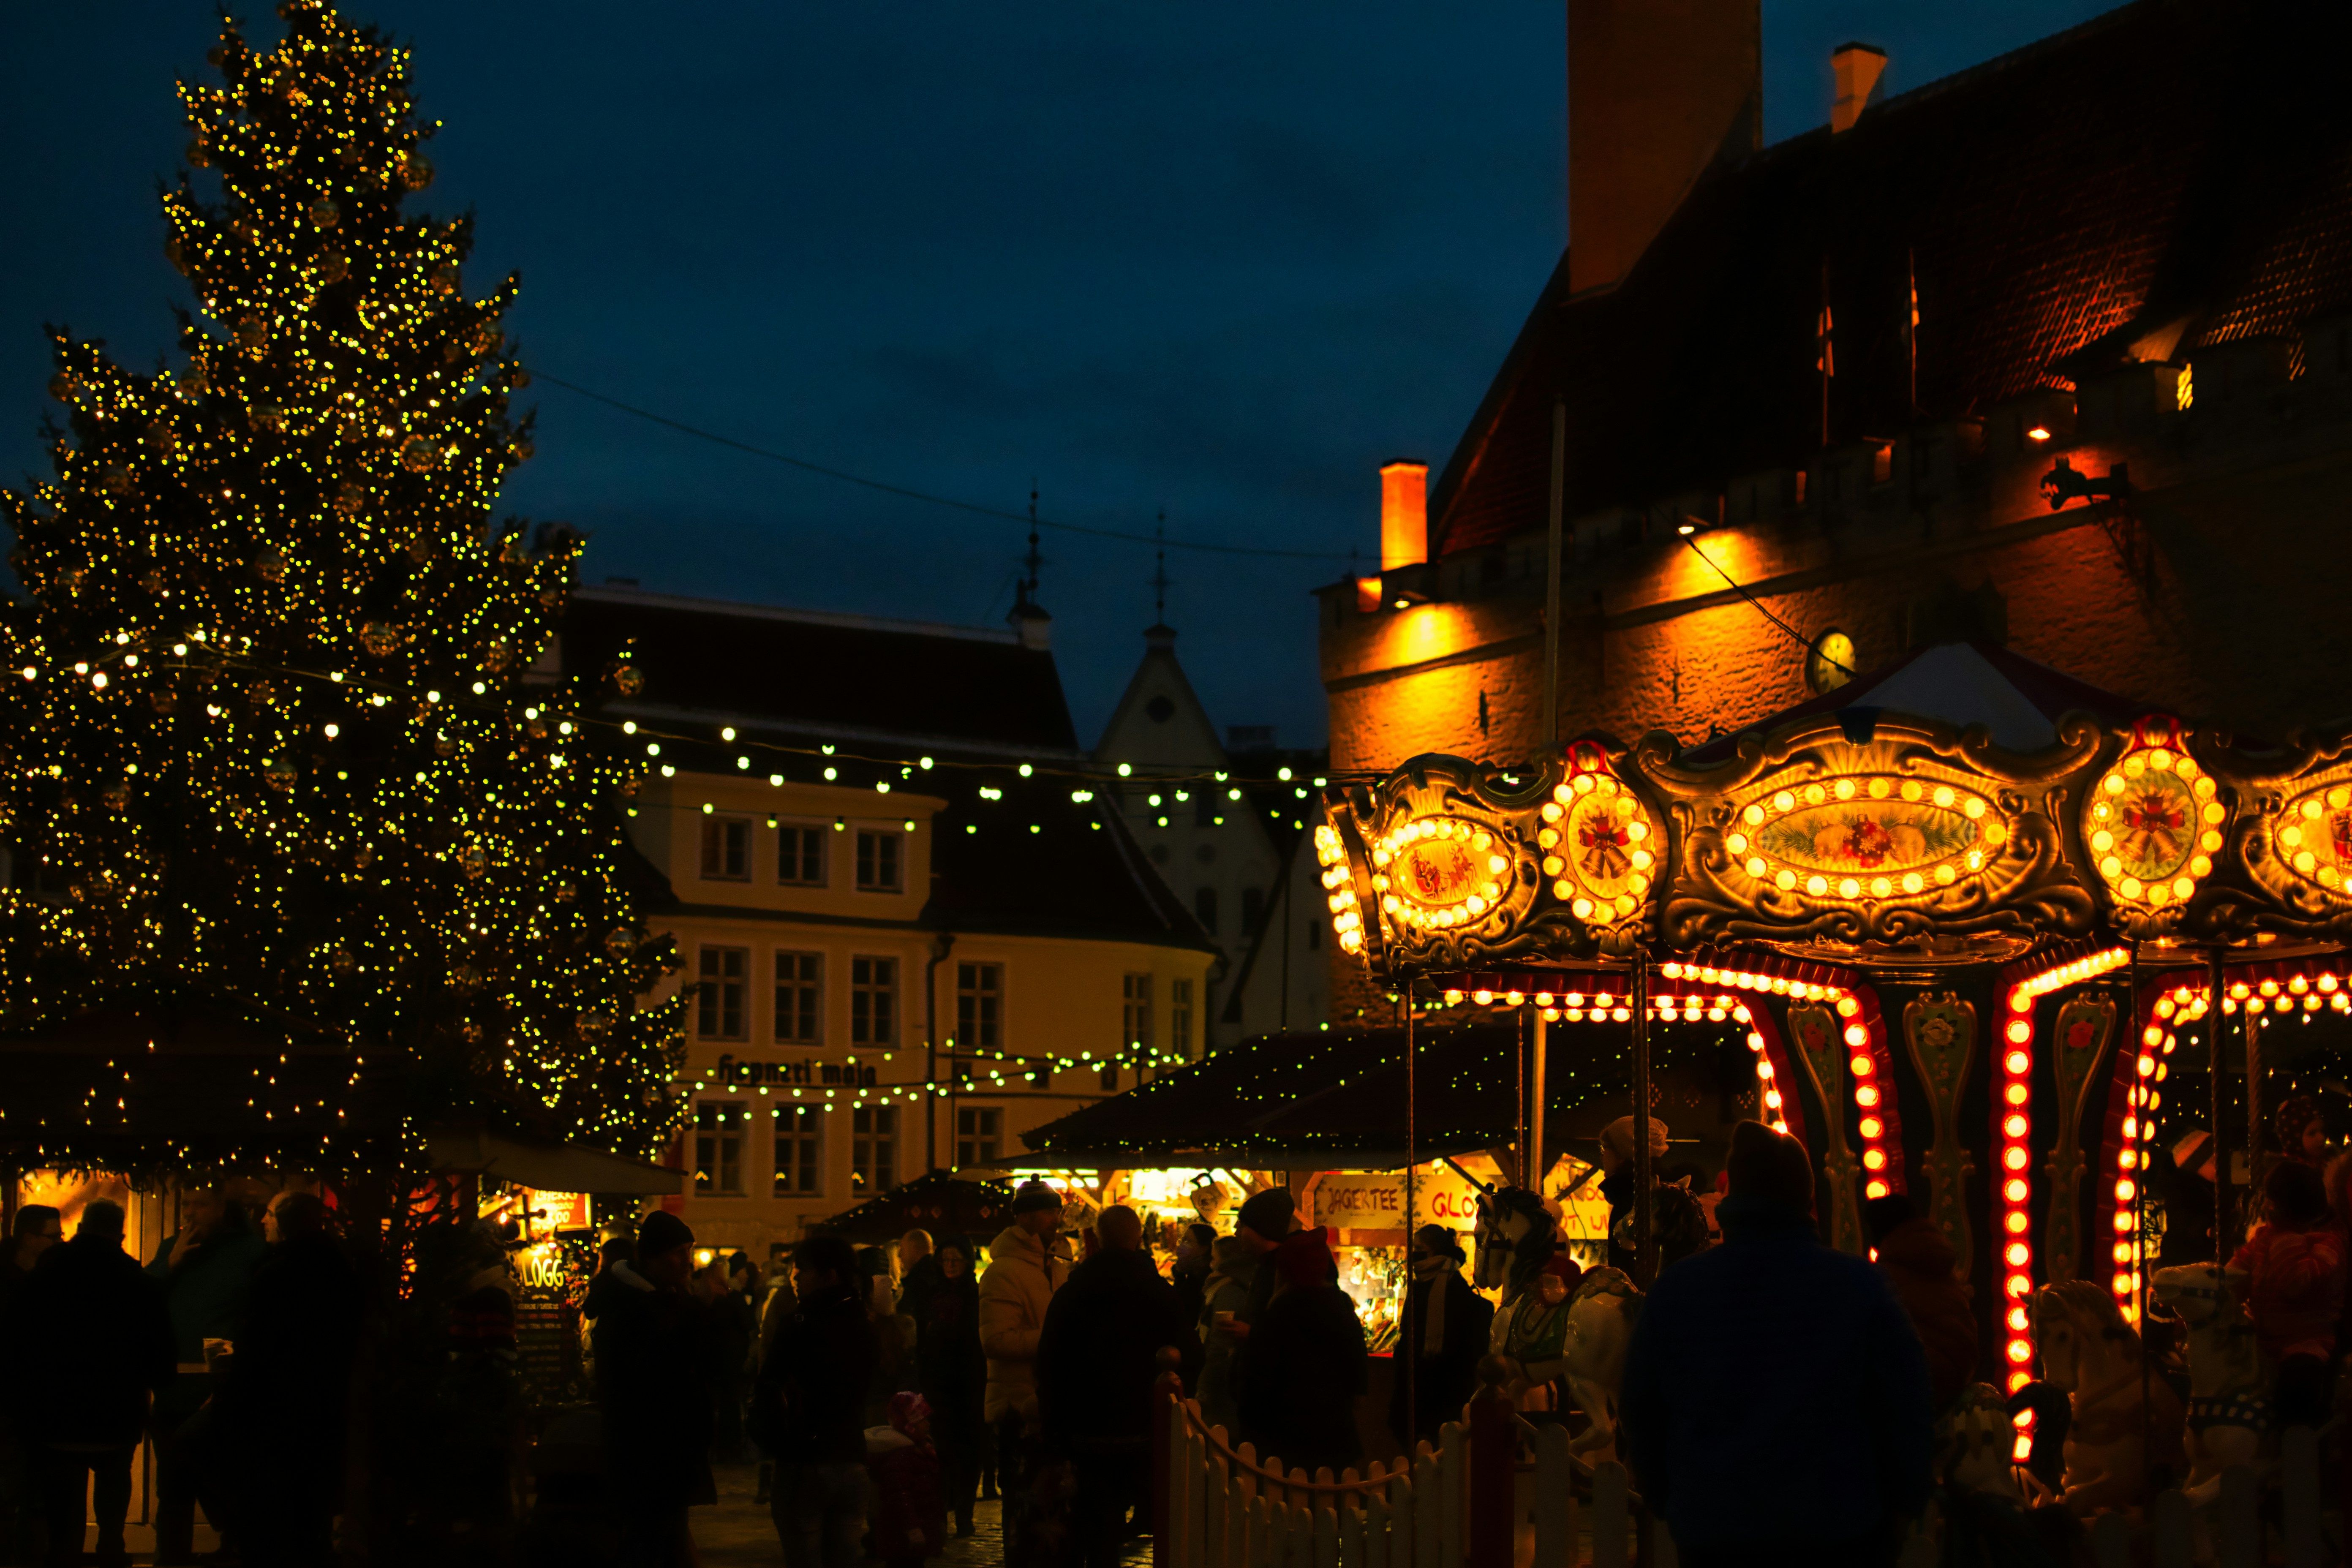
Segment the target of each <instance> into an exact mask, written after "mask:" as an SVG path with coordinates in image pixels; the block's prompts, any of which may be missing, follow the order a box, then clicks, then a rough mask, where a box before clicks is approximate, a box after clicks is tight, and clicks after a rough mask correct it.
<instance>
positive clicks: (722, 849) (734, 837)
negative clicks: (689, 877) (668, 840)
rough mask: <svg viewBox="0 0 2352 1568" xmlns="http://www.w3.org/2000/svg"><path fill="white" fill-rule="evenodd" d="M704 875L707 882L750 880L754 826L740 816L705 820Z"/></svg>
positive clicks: (714, 817)
mask: <svg viewBox="0 0 2352 1568" xmlns="http://www.w3.org/2000/svg"><path fill="white" fill-rule="evenodd" d="M702 876H703V879H704V880H706V881H718V882H748V881H750V880H751V824H750V823H749V822H746V821H745V820H743V818H741V817H740V816H706V817H704V818H703V819H702Z"/></svg>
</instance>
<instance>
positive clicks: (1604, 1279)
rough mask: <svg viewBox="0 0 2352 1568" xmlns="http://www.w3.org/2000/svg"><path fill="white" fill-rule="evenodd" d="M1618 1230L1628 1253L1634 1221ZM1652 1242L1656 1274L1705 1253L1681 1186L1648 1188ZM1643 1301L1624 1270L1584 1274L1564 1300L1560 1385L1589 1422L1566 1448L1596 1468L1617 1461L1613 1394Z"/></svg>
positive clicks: (1702, 1218)
mask: <svg viewBox="0 0 2352 1568" xmlns="http://www.w3.org/2000/svg"><path fill="white" fill-rule="evenodd" d="M1617 1228H1618V1231H1619V1234H1618V1236H1617V1237H1616V1238H1615V1239H1616V1242H1617V1245H1618V1246H1620V1247H1626V1248H1629V1249H1630V1248H1631V1247H1633V1216H1632V1215H1622V1216H1621V1217H1620V1218H1619V1220H1618V1222H1617ZM1650 1237H1651V1241H1652V1243H1653V1245H1654V1246H1655V1247H1656V1248H1657V1252H1658V1268H1659V1270H1660V1271H1661V1272H1663V1271H1664V1270H1665V1269H1666V1268H1669V1267H1671V1266H1672V1265H1674V1264H1676V1263H1679V1262H1681V1261H1682V1260H1683V1259H1684V1258H1688V1257H1690V1256H1691V1255H1692V1254H1694V1253H1697V1252H1704V1251H1705V1250H1706V1245H1707V1239H1706V1211H1705V1210H1704V1209H1702V1208H1700V1207H1699V1205H1698V1200H1697V1199H1696V1198H1694V1197H1693V1196H1691V1194H1690V1187H1689V1184H1687V1183H1686V1182H1685V1183H1676V1184H1674V1185H1672V1186H1663V1187H1653V1188H1652V1189H1651V1190H1650ZM1642 1302H1643V1295H1642V1292H1641V1290H1640V1289H1639V1288H1638V1287H1636V1286H1635V1285H1634V1283H1633V1280H1632V1279H1629V1278H1628V1277H1627V1276H1626V1275H1625V1273H1624V1272H1623V1270H1622V1269H1617V1268H1592V1269H1589V1270H1587V1271H1586V1272H1585V1274H1584V1276H1583V1278H1582V1279H1579V1280H1578V1281H1577V1285H1576V1289H1575V1291H1574V1293H1573V1294H1572V1295H1570V1298H1569V1300H1568V1302H1567V1307H1568V1331H1567V1334H1566V1336H1565V1338H1564V1341H1563V1343H1562V1346H1561V1359H1562V1361H1563V1363H1565V1364H1564V1365H1563V1367H1562V1369H1561V1371H1560V1374H1559V1377H1560V1382H1561V1383H1562V1384H1564V1385H1565V1387H1566V1389H1567V1393H1568V1397H1569V1400H1570V1403H1571V1404H1573V1405H1575V1406H1576V1408H1577V1409H1579V1410H1581V1411H1583V1412H1584V1415H1585V1419H1586V1420H1588V1421H1589V1422H1591V1426H1588V1427H1586V1428H1585V1430H1584V1431H1583V1432H1582V1433H1581V1434H1580V1435H1579V1436H1577V1437H1576V1438H1575V1439H1574V1441H1573V1442H1571V1443H1570V1451H1571V1452H1574V1453H1576V1454H1578V1455H1580V1456H1582V1457H1584V1458H1588V1459H1590V1460H1591V1462H1592V1463H1594V1464H1599V1463H1600V1462H1601V1461H1602V1460H1604V1459H1614V1458H1618V1457H1619V1456H1618V1453H1617V1395H1618V1392H1619V1391H1620V1390H1621V1389H1622V1388H1623V1387H1624V1384H1625V1351H1626V1348H1627V1346H1629V1345H1630V1344H1631V1343H1632V1342H1633V1326H1634V1325H1635V1324H1636V1323H1638V1322H1639V1321H1641V1317H1642Z"/></svg>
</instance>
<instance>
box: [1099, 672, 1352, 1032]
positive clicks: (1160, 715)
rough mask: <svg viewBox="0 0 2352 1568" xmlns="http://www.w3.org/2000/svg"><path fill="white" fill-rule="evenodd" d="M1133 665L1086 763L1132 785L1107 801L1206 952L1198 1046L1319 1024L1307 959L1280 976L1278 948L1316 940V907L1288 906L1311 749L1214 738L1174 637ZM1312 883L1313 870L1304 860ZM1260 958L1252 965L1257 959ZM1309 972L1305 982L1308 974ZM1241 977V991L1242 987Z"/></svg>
mask: <svg viewBox="0 0 2352 1568" xmlns="http://www.w3.org/2000/svg"><path fill="white" fill-rule="evenodd" d="M1143 637H1144V655H1143V658H1142V661H1141V662H1140V663H1139V664H1138V665H1137V666H1136V670H1135V674H1134V675H1133V677H1131V678H1130V679H1129V681H1128V685H1127V689H1126V691H1125V692H1124V693H1122V694H1121V696H1120V698H1119V700H1118V707H1117V708H1115V709H1114V710H1112V712H1111V717H1110V720H1109V721H1108V723H1106V724H1105V725H1104V726H1103V733H1102V739H1101V740H1100V742H1098V743H1097V745H1096V747H1095V760H1096V763H1097V765H1099V766H1101V767H1104V768H1107V769H1112V770H1116V769H1117V768H1118V767H1120V766H1121V765H1124V766H1125V767H1127V768H1128V769H1129V773H1130V774H1131V775H1132V778H1131V782H1129V783H1126V784H1122V785H1121V787H1120V789H1119V791H1118V809H1119V812H1120V814H1121V815H1122V816H1124V818H1125V819H1126V823H1127V826H1128V830H1129V832H1130V833H1131V834H1133V835H1134V837H1135V839H1136V842H1138V843H1139V844H1140V845H1141V846H1142V847H1143V849H1144V853H1145V855H1146V856H1147V857H1148V858H1150V862H1151V865H1152V868H1154V869H1155V870H1156V871H1157V872H1158V873H1159V874H1160V879H1162V880H1163V881H1164V882H1165V883H1166V884H1167V885H1168V888H1169V890H1170V892H1171V893H1172V894H1173V895H1174V897H1175V898H1176V899H1177V900H1178V901H1179V902H1181V903H1182V904H1183V905H1184V907H1185V908H1186V909H1188V910H1191V911H1192V917H1193V919H1194V920H1195V921H1198V922H1199V924H1200V927H1201V929H1202V931H1204V932H1206V933H1207V935H1208V936H1209V938H1210V940H1212V941H1213V942H1215V943H1216V944H1217V948H1218V961H1217V963H1216V965H1215V967H1214V969H1213V971H1212V973H1211V982H1210V992H1209V1008H1208V1011H1207V1013H1206V1014H1205V1015H1204V1019H1205V1027H1206V1031H1207V1032H1206V1034H1205V1035H1204V1037H1203V1043H1204V1045H1205V1046H1206V1047H1208V1048H1210V1049H1215V1048H1217V1047H1223V1046H1229V1045H1234V1044H1235V1043H1237V1042H1239V1041H1241V1040H1244V1039H1247V1038H1249V1037H1251V1036H1253V1035H1256V1034H1263V1033H1265V1032H1267V1031H1269V1030H1273V1029H1278V1028H1286V1027H1287V1028H1299V1027H1313V1026H1315V1025H1316V1024H1318V1023H1319V1022H1321V1021H1322V1016H1323V1014H1322V1011H1321V996H1322V994H1323V991H1324V985H1323V976H1322V973H1321V969H1322V961H1321V958H1320V956H1319V953H1318V957H1317V958H1316V959H1315V960H1314V961H1313V962H1312V963H1307V962H1301V963H1299V965H1298V967H1297V978H1296V980H1295V982H1288V981H1286V980H1284V979H1283V978H1281V977H1282V976H1283V975H1284V974H1285V973H1286V971H1285V970H1284V968H1283V965H1284V964H1285V963H1286V956H1285V953H1284V952H1283V949H1284V947H1285V946H1286V944H1287V945H1288V946H1289V947H1290V948H1291V949H1293V950H1301V949H1304V948H1305V946H1306V944H1307V943H1310V942H1312V943H1318V944H1319V943H1320V942H1321V940H1322V929H1321V922H1320V921H1318V919H1317V918H1316V917H1317V915H1318V911H1319V909H1320V902H1319V899H1315V898H1310V899H1307V900H1306V901H1305V902H1304V903H1302V902H1300V901H1298V900H1296V899H1293V898H1290V897H1289V896H1288V891H1289V889H1290V886H1291V884H1292V883H1293V882H1294V881H1296V880H1297V877H1298V875H1299V854H1300V846H1301V845H1302V844H1303V843H1305V842H1306V834H1307V829H1308V828H1310V827H1311V826H1313V823H1314V822H1315V821H1316V820H1318V817H1317V816H1316V813H1317V812H1318V809H1319V808H1318V805H1317V801H1316V791H1317V789H1318V787H1319V781H1320V778H1321V770H1322V764H1323V758H1322V754H1321V753H1319V752H1315V753H1307V752H1297V753H1294V752H1281V751H1278V750H1276V748H1275V747H1274V746H1273V744H1272V737H1271V736H1270V735H1257V734H1250V735H1247V736H1244V735H1243V734H1241V733H1239V732H1235V733H1234V735H1233V736H1231V737H1230V738H1231V739H1234V740H1236V741H1238V740H1243V739H1246V740H1247V741H1248V742H1249V744H1248V747H1247V749H1246V750H1244V749H1242V748H1241V747H1239V746H1237V745H1229V744H1228V743H1227V742H1226V741H1225V740H1221V739H1220V737H1219V734H1218V730H1217V726H1216V724H1215V723H1214V722H1213V721H1212V720H1211V719H1210V717H1209V713H1208V710H1207V709H1206V708H1205V707H1204V706H1203V705H1202V702H1201V700H1200V697H1199V695H1198V694H1197V693H1196V692H1194V690H1193V689H1192V681H1191V680H1189V679H1186V677H1185V674H1184V668H1183V666H1182V665H1181V663H1180V662H1179V661H1178V659H1177V657H1176V632H1175V629H1174V628H1173V627H1171V626H1165V625H1159V626H1151V627H1150V628H1149V629H1148V630H1146V631H1145V632H1144V634H1143ZM1305 864H1306V868H1307V869H1306V875H1307V876H1308V877H1309V879H1310V880H1311V878H1312V876H1313V873H1314V869H1315V868H1314V859H1313V857H1312V856H1311V855H1308V856H1307V858H1306V862H1305ZM1262 953H1263V954H1264V955H1265V961H1264V963H1261V962H1260V960H1261V955H1262ZM1310 971H1311V973H1310ZM1245 977H1247V982H1246V984H1245V983H1244V982H1245Z"/></svg>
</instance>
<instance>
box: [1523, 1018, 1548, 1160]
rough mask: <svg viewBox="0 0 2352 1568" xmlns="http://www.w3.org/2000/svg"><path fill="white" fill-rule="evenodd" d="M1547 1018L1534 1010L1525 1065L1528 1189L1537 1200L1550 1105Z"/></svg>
mask: <svg viewBox="0 0 2352 1568" xmlns="http://www.w3.org/2000/svg"><path fill="white" fill-rule="evenodd" d="M1549 1016H1550V1015H1549V1014H1548V1013H1546V1012H1545V1011H1544V1010H1543V1009H1542V1008H1540V1007H1538V1008H1537V1009H1536V1031H1535V1033H1536V1041H1535V1057H1534V1059H1533V1060H1532V1061H1530V1062H1529V1063H1528V1144H1527V1149H1528V1158H1527V1166H1528V1169H1527V1175H1526V1182H1527V1188H1528V1191H1529V1192H1531V1193H1533V1194H1536V1195H1537V1196H1538V1197H1541V1196H1542V1195H1543V1179H1544V1171H1545V1168H1546V1167H1545V1165H1544V1109H1545V1107H1546V1106H1547V1105H1548V1104H1549V1101H1548V1100H1546V1099H1545V1098H1544V1058H1546V1057H1548V1056H1549V1055H1550V1054H1551V1026H1549V1024H1547V1023H1545V1022H1544V1020H1545V1019H1546V1018H1548V1017H1549Z"/></svg>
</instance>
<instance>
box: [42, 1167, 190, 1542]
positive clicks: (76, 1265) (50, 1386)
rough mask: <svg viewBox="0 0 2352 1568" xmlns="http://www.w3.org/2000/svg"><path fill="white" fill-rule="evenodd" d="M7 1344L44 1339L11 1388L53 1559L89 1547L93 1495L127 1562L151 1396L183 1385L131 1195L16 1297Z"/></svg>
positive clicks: (92, 1211) (97, 1218) (87, 1219)
mask: <svg viewBox="0 0 2352 1568" xmlns="http://www.w3.org/2000/svg"><path fill="white" fill-rule="evenodd" d="M0 1342H5V1343H7V1344H10V1345H14V1346H26V1347H37V1349H36V1350H34V1352H33V1353H31V1354H29V1355H26V1356H24V1357H22V1358H21V1359H20V1360H19V1361H18V1362H17V1372H16V1377H15V1379H14V1380H13V1382H12V1384H11V1385H10V1386H9V1388H8V1389H7V1396H8V1398H9V1402H10V1405H11V1411H10V1414H11V1416H12V1418H13V1425H14V1426H15V1427H16V1431H17V1432H18V1433H20V1434H21V1435H22V1436H23V1438H24V1440H25V1442H26V1446H27V1447H28V1449H29V1458H30V1460H31V1469H32V1479H33V1488H34V1491H35V1493H36V1495H37V1496H38V1497H39V1499H40V1504H41V1514H42V1519H43V1521H44V1523H45V1525H46V1526H47V1533H48V1561H49V1562H50V1563H52V1564H58V1565H63V1564H68V1563H75V1562H78V1561H79V1559H80V1557H81V1531H82V1494H83V1489H84V1488H85V1486H87V1487H88V1488H89V1495H90V1510H91V1511H92V1512H93V1513H94V1514H96V1515H97V1518H98V1557H97V1560H98V1562H99V1563H125V1564H127V1563H129V1562H130V1561H131V1558H130V1554H129V1552H127V1551H126V1550H125V1549H124V1546H123V1537H122V1532H123V1527H124V1525H125V1523H126V1522H127V1521H129V1518H130V1514H131V1454H132V1452H133V1451H134V1450H135V1449H136V1448H137V1447H138V1446H139V1435H140V1431H141V1429H142V1427H143V1426H145V1425H146V1422H147V1410H148V1404H149V1401H150V1400H151V1399H152V1397H153V1396H154V1395H155V1394H160V1393H162V1392H163V1390H165V1389H167V1388H169V1387H170V1386H171V1385H172V1380H173V1377H174V1376H175V1375H176V1372H177V1365H176V1363H177V1358H176V1357H174V1356H173V1353H172V1320H171V1315H170V1313H169V1312H168V1311H167V1310H165V1308H164V1305H163V1290H162V1289H160V1288H159V1287H158V1286H157V1285H156V1283H155V1282H154V1281H153V1280H152V1279H148V1278H147V1276H146V1275H145V1274H144V1273H142V1271H141V1269H140V1268H139V1263H138V1260H137V1259H136V1258H132V1257H131V1255H130V1254H129V1253H127V1252H125V1251H123V1250H122V1205H121V1204H118V1203H113V1202H110V1200H108V1199H105V1198H100V1199H99V1200H97V1201H96V1202H94V1203H91V1204H89V1205H87V1206H85V1207H84V1208H83V1209H82V1211H81V1223H80V1225H79V1226H77V1227H76V1229H75V1231H74V1237H73V1239H72V1240H71V1241H68V1242H67V1243H66V1244H65V1245H64V1246H62V1247H51V1248H50V1249H49V1250H48V1252H47V1255H46V1256H45V1257H43V1258H42V1259H41V1261H40V1264H39V1266H38V1267H37V1268H35V1269H34V1270H33V1272H32V1274H31V1276H30V1277H29V1278H28V1279H26V1281H25V1282H24V1285H23V1287H22V1288H21V1289H19V1290H18V1291H17V1292H16V1299H15V1300H13V1301H12V1302H11V1303H10V1304H9V1310H8V1320H7V1321H6V1323H5V1325H0Z"/></svg>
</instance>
